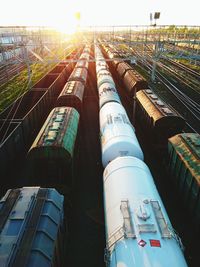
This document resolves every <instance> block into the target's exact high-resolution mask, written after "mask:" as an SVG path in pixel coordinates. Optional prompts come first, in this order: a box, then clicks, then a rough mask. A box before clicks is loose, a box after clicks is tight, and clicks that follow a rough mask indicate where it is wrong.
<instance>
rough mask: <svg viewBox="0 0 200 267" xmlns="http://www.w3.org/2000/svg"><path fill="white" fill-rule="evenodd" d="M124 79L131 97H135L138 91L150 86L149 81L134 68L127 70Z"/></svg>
mask: <svg viewBox="0 0 200 267" xmlns="http://www.w3.org/2000/svg"><path fill="white" fill-rule="evenodd" d="M123 81H124V84H125V86H126V89H127V91H128V93H129V95H130V96H131V97H133V96H134V95H135V94H136V92H137V91H139V90H141V89H146V88H148V83H147V81H146V80H145V79H144V78H143V77H142V76H141V75H140V74H139V73H138V72H137V71H135V70H133V69H132V70H127V71H126V72H125V74H124V77H123Z"/></svg>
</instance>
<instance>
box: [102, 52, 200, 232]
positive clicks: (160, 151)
mask: <svg viewBox="0 0 200 267" xmlns="http://www.w3.org/2000/svg"><path fill="white" fill-rule="evenodd" d="M110 49H111V48H108V47H107V48H106V52H108V51H110ZM104 50H105V48H104ZM114 53H116V50H115V52H114ZM111 54H112V51H110V53H109V54H108V56H109V57H112V55H111ZM112 65H113V66H114V69H115V70H116V71H117V73H118V74H119V76H120V77H121V79H122V81H123V82H124V85H125V88H126V89H127V91H128V92H131V91H130V88H131V87H129V84H131V83H132V84H135V87H133V88H132V89H133V91H132V92H131V94H130V93H129V96H130V98H131V95H134V97H132V101H133V103H134V104H133V105H134V106H133V107H134V109H133V111H134V114H133V115H134V119H135V120H134V123H135V125H136V127H137V129H139V128H140V134H141V136H142V135H143V137H144V138H145V139H146V137H147V136H148V143H149V144H150V145H151V152H154V151H155V152H156V154H157V155H158V156H159V157H160V158H162V161H163V163H164V166H163V167H164V168H165V169H166V171H167V172H168V176H170V177H171V182H172V183H173V184H174V185H175V188H176V191H177V192H178V194H179V196H180V200H181V203H182V205H183V207H184V209H185V210H187V211H188V215H189V216H190V218H191V219H190V221H191V222H192V226H193V230H194V232H195V233H196V234H198V235H199V234H200V216H199V214H200V205H199V192H200V183H199V181H200V178H199V173H200V169H199V165H200V164H199V162H200V149H199V140H200V136H199V134H198V133H184V130H185V126H186V122H185V120H184V118H183V117H182V116H180V114H178V112H177V111H175V110H174V109H173V108H172V107H171V106H170V105H168V104H166V103H165V102H164V101H163V100H161V99H160V98H159V96H158V95H156V94H155V93H154V92H153V91H152V90H151V89H149V88H148V85H147V83H146V81H145V79H143V82H142V83H141V84H139V83H138V84H137V82H136V80H137V79H136V78H133V79H132V82H131V76H129V72H132V74H134V72H133V71H132V70H133V67H132V66H130V65H129V64H127V63H125V62H122V61H119V60H113V61H112ZM125 75H127V77H128V76H129V77H128V80H130V83H128V82H127V81H128V80H126V81H125V80H124V78H125ZM133 76H134V75H133ZM140 80H141V81H142V76H141V79H140ZM145 83H146V84H145Z"/></svg>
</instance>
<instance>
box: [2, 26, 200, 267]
mask: <svg viewBox="0 0 200 267" xmlns="http://www.w3.org/2000/svg"><path fill="white" fill-rule="evenodd" d="M147 30H148V29H146V30H144V29H142V30H141V31H140V30H138V29H137V30H136V31H135V32H134V29H133V30H132V35H131V30H129V29H128V30H127V31H123V30H121V31H120V30H119V29H118V28H117V30H116V32H114V30H110V31H108V29H106V30H105V32H104V31H99V32H98V31H97V32H95V33H93V32H92V33H91V32H88V33H87V32H85V31H84V32H83V34H82V33H81V32H80V33H79V35H76V36H75V37H73V39H72V40H71V41H69V40H67V41H63V42H61V41H60V40H59V41H58V35H56V45H53V43H51V42H50V41H52V40H53V39H52V36H51V39H50V37H49V36H48V37H46V36H45V34H46V32H45V34H44V36H42V38H41V31H40V40H39V38H38V36H37V35H36V34H35V35H34V38H33V37H32V38H33V39H30V40H29V38H31V37H30V36H32V35H30V36H27V37H26V38H27V40H26V43H31V47H32V48H31V49H30V48H26V46H23V49H22V50H20V47H22V45H21V43H20V45H15V46H14V49H15V51H14V52H12V50H13V47H12V46H11V45H9V46H7V50H6V47H5V44H4V46H3V42H2V49H1V50H0V111H1V112H0V169H1V174H0V176H1V181H2V184H1V190H0V192H1V198H2V199H1V201H0V215H1V216H0V225H1V235H0V240H1V247H0V265H1V266H2V267H3V266H17V265H19V266H41V267H43V266H55V267H56V266H63V267H64V266H71V267H78V266H88V267H90V266H91V267H93V266H96V267H102V266H109V267H115V266H119V267H122V266H124V267H125V266H127V267H130V266H138V267H139V266H141V267H142V266H161V267H167V266H177V267H186V266H189V267H199V255H198V254H199V251H198V248H199V238H200V138H199V137H200V56H199V49H200V34H199V33H200V31H199V29H196V28H195V29H193V32H192V30H191V33H190V31H189V30H188V31H187V32H186V30H185V29H184V33H183V32H182V31H181V30H180V31H179V30H177V32H176V39H173V38H172V36H173V37H174V36H175V35H174V32H173V33H172V34H171V35H170V32H167V33H165V31H164V29H162V28H161V29H159V30H155V31H153V30H152V29H150V30H149V32H147ZM147 33H148V34H147ZM187 34H188V36H187ZM192 34H193V35H192ZM2 36H3V37H2ZM2 36H0V38H2V40H3V38H4V39H5V34H4V35H2ZM194 37H195V38H194ZM7 38H8V37H7ZM9 38H10V33H9ZM9 38H8V39H9ZM45 38H46V42H45ZM15 39H16V43H19V41H20V42H21V41H22V40H21V37H20V33H19V35H18V34H16V32H15ZM41 40H42V41H41ZM188 40H190V41H191V42H189V41H188ZM57 41H58V42H57ZM34 42H35V44H34ZM42 42H43V45H41V44H42ZM49 43H51V45H49ZM58 43H59V45H58ZM0 45H1V44H0ZM40 187H41V188H47V189H41V188H40ZM9 189H10V190H9ZM7 190H9V191H7ZM6 192H7V193H6ZM8 236H9V238H8ZM43 243H45V246H43ZM25 255H26V256H25ZM145 262H148V264H149V265H145ZM34 264H35V265H34ZM41 264H42V265H41ZM120 264H121V265H120ZM156 264H158V265H156Z"/></svg>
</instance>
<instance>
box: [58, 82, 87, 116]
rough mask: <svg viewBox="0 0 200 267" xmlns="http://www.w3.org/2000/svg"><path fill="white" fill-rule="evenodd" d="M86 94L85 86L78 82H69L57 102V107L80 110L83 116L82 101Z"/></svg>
mask: <svg viewBox="0 0 200 267" xmlns="http://www.w3.org/2000/svg"><path fill="white" fill-rule="evenodd" d="M83 94H84V85H83V84H82V83H81V82H78V81H71V82H67V83H66V84H65V86H64V88H63V90H62V92H61V93H60V95H59V97H58V99H57V101H56V105H55V106H56V107H61V106H68V107H73V108H75V109H76V110H78V112H79V114H81V109H82V101H83Z"/></svg>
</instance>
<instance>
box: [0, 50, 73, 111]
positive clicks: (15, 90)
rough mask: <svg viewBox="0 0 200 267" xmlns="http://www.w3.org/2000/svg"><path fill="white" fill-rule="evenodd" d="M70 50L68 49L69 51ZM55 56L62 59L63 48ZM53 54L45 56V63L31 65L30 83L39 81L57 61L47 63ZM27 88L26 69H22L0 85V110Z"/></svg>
mask: <svg viewBox="0 0 200 267" xmlns="http://www.w3.org/2000/svg"><path fill="white" fill-rule="evenodd" d="M69 52H70V51H69ZM57 55H58V56H57V58H58V59H60V60H61V59H62V56H63V50H60V51H57ZM52 59H53V56H50V57H46V58H45V63H34V64H32V65H31V70H32V79H31V85H34V84H35V83H36V82H37V81H39V80H40V79H41V78H42V77H43V76H44V75H45V74H46V73H47V72H49V70H51V69H52V68H53V67H54V66H55V65H56V64H57V63H47V62H46V61H47V60H52ZM28 89H30V88H28V70H27V69H24V70H23V71H21V72H20V74H19V75H17V76H15V77H14V78H13V79H11V80H10V81H8V82H7V83H5V84H3V85H1V86H0V112H1V111H3V110H4V109H5V108H6V107H7V106H9V105H10V104H11V103H12V102H13V101H15V100H16V99H17V98H18V97H19V96H21V95H22V94H23V93H24V92H26V91H27V90H28Z"/></svg>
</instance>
